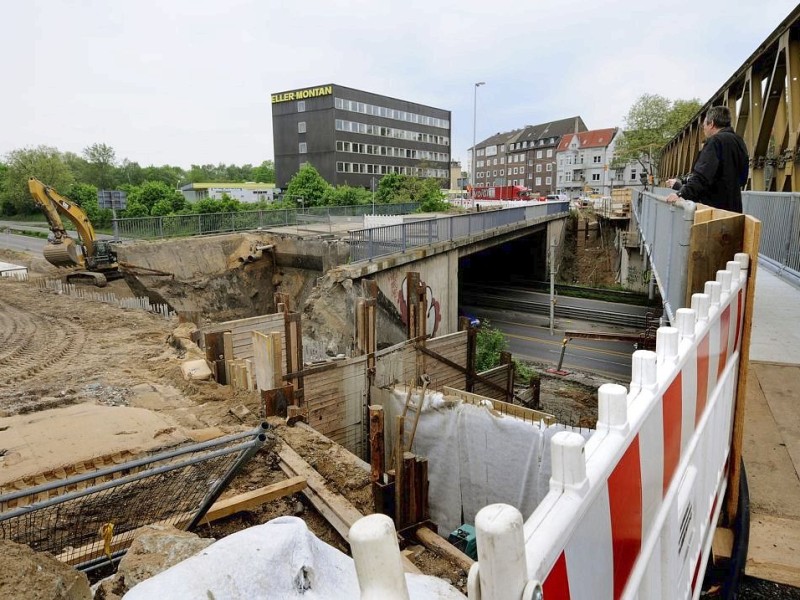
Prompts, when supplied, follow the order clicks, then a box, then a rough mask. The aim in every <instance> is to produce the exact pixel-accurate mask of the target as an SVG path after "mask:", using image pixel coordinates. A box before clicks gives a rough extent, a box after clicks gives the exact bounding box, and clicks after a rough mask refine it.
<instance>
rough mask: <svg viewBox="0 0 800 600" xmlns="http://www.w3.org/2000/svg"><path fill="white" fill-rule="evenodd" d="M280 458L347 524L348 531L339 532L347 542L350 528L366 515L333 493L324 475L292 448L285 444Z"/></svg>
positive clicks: (329, 510) (342, 497) (330, 510)
mask: <svg viewBox="0 0 800 600" xmlns="http://www.w3.org/2000/svg"><path fill="white" fill-rule="evenodd" d="M278 456H280V459H281V460H282V461H283V462H284V463H286V465H287V466H288V467H289V468H290V469H291V470H292V471H294V473H295V474H296V475H300V476H302V477H304V478H305V479H306V481H307V483H308V487H309V488H311V490H313V491H314V493H315V494H317V495H318V496H319V497H320V498H321V499H322V500H323V501H324V503H325V505H326V507H327V508H326V510H327V511H328V512H332V513H333V514H335V515H336V516H337V517H338V518H339V519H340V520H341V521H342V522H343V523H346V524H347V531H339V533H340V535H341V536H342V537H343V538H344V539H345V540H346V539H347V536H348V535H349V530H350V527H352V525H353V523H355V522H356V521H358V520H359V519H360V518H361V517H363V516H364V515H362V514H361V513H360V512H359V511H358V509H357V508H356V507H355V506H353V505H352V504H351V503H350V501H348V500H347V499H346V498H345V497H344V496H341V495H339V494H337V493H335V492H333V491H331V490H330V488H329V487H328V486H327V484H326V482H325V479H324V478H323V477H322V475H320V474H319V473H318V472H317V471H316V470H315V469H314V468H313V467H312V466H311V465H309V464H308V463H307V462H306V461H305V460H304V459H303V457H301V456H300V455H299V454H298V453H297V452H295V451H294V449H292V448H291V446H289V445H288V444H284V445H283V448H282V449H281V451H280V452H279V453H278ZM337 531H338V530H337Z"/></svg>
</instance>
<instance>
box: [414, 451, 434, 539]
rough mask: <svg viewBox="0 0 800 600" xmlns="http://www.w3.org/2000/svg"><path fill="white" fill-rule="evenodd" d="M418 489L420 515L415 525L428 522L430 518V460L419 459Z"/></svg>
mask: <svg viewBox="0 0 800 600" xmlns="http://www.w3.org/2000/svg"><path fill="white" fill-rule="evenodd" d="M416 473H417V487H416V493H417V497H416V505H417V510H418V511H419V512H418V515H417V519H416V521H415V523H419V522H420V521H427V520H428V519H429V518H430V504H429V502H428V459H427V458H420V457H417V469H416Z"/></svg>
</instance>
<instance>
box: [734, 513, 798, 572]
mask: <svg viewBox="0 0 800 600" xmlns="http://www.w3.org/2000/svg"><path fill="white" fill-rule="evenodd" d="M745 574H747V575H750V576H751V577H758V578H759V579H767V580H769V581H777V582H778V583H784V584H786V585H793V586H795V587H800V526H799V524H798V521H796V520H793V519H783V518H780V517H775V516H772V515H766V514H758V513H756V514H752V515H751V517H750V544H749V551H748V553H747V564H746V565H745Z"/></svg>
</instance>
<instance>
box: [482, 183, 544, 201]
mask: <svg viewBox="0 0 800 600" xmlns="http://www.w3.org/2000/svg"><path fill="white" fill-rule="evenodd" d="M473 194H474V197H475V200H531V191H530V190H529V189H528V188H526V187H525V186H524V185H496V186H489V187H476V188H474V189H473Z"/></svg>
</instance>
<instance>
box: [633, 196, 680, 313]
mask: <svg viewBox="0 0 800 600" xmlns="http://www.w3.org/2000/svg"><path fill="white" fill-rule="evenodd" d="M669 191H670V190H667V189H657V190H656V191H655V192H643V191H640V192H639V193H638V196H636V197H634V199H633V202H632V209H633V214H634V215H635V216H636V221H637V222H638V224H639V234H640V239H641V244H642V246H643V248H644V250H645V252H646V253H647V257H648V259H649V260H650V264H651V265H652V267H653V268H652V271H653V275H654V277H655V281H656V283H657V284H658V289H659V292H660V293H661V298H662V299H663V301H664V313H665V314H666V315H667V318H668V319H669V322H670V323H675V313H676V311H677V309H678V308H679V307H681V306H683V304H684V300H685V298H686V287H687V282H688V270H687V268H686V267H687V265H688V264H689V246H690V240H691V230H692V225H693V224H694V213H695V203H694V202H691V201H688V200H680V201H678V202H677V203H675V204H667V203H666V202H665V201H664V198H665V197H666V196H667V194H668V193H669Z"/></svg>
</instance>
